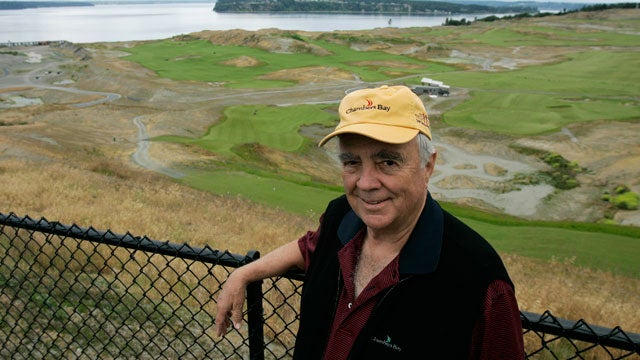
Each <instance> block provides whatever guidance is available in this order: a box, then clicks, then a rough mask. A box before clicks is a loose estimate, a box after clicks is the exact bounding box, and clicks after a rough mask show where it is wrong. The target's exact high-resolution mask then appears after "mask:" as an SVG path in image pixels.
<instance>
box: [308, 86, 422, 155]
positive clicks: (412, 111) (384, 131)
mask: <svg viewBox="0 0 640 360" xmlns="http://www.w3.org/2000/svg"><path fill="white" fill-rule="evenodd" d="M338 113H339V115H340V123H338V126H336V128H335V130H334V131H333V132H332V133H331V134H329V135H327V136H325V137H324V138H323V139H322V140H320V143H319V144H318V146H322V145H324V144H325V143H326V142H327V141H329V139H331V138H333V137H334V136H336V135H340V134H346V133H351V134H359V135H363V136H367V137H370V138H372V139H375V140H378V141H382V142H386V143H391V144H403V143H406V142H408V141H410V140H411V139H413V138H414V137H415V136H416V135H418V133H423V134H425V135H426V136H427V137H429V139H431V129H430V128H429V127H430V124H429V115H428V114H427V111H426V110H425V108H424V104H423V103H422V99H420V97H419V96H418V95H416V94H415V93H414V92H413V91H411V89H409V88H408V87H406V86H387V85H384V86H381V87H378V88H373V89H360V90H356V91H353V92H351V93H349V94H347V95H346V96H345V97H344V98H343V99H342V101H341V102H340V106H339V108H338Z"/></svg>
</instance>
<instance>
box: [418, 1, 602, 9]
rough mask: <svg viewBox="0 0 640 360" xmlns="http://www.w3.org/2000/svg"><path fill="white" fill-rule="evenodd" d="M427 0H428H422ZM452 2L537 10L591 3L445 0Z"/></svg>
mask: <svg viewBox="0 0 640 360" xmlns="http://www.w3.org/2000/svg"><path fill="white" fill-rule="evenodd" d="M424 1H429V0H424ZM435 1H439V0H435ZM447 2H451V3H454V4H475V5H486V6H493V7H496V8H503V7H518V8H519V7H535V8H538V9H539V10H541V11H542V10H557V11H562V10H578V9H581V8H583V7H585V6H589V5H593V4H590V3H570V2H553V1H544V2H543V1H497V0H447Z"/></svg>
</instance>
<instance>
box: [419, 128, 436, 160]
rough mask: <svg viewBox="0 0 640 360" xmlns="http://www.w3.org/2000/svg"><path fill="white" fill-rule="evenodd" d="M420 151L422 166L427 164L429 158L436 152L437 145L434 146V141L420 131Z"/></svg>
mask: <svg viewBox="0 0 640 360" xmlns="http://www.w3.org/2000/svg"><path fill="white" fill-rule="evenodd" d="M418 152H419V153H420V166H421V167H425V166H427V164H428V163H429V158H430V157H431V155H432V154H434V153H435V152H436V147H435V146H433V142H432V141H431V140H429V138H428V137H427V135H425V134H423V133H418Z"/></svg>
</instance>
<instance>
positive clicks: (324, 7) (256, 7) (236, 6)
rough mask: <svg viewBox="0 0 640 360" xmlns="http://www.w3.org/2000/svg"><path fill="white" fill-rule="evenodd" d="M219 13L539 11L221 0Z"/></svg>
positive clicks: (405, 1) (405, 2)
mask: <svg viewBox="0 0 640 360" xmlns="http://www.w3.org/2000/svg"><path fill="white" fill-rule="evenodd" d="M213 10H214V11H216V12H221V13H224V12H335V13H361V14H407V15H442V14H450V15H455V14H487V13H494V14H499V13H522V12H537V8H536V7H535V6H529V5H515V6H514V5H497V4H495V5H494V6H488V5H484V4H482V3H476V4H469V3H463V2H458V3H452V2H444V1H409V0H395V1H392V2H390V1H383V0H373V1H366V2H358V1H300V0H298V1H296V0H275V1H268V2H255V1H251V0H217V2H216V3H215V5H214V8H213Z"/></svg>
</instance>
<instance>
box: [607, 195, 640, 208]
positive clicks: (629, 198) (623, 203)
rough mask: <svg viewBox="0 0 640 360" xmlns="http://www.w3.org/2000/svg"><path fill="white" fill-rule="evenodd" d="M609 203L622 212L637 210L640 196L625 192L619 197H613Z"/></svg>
mask: <svg viewBox="0 0 640 360" xmlns="http://www.w3.org/2000/svg"><path fill="white" fill-rule="evenodd" d="M611 203H612V204H613V205H614V206H615V207H617V208H619V209H623V210H636V209H638V204H639V203H640V195H638V193H635V192H633V191H627V192H625V193H622V194H620V195H617V196H614V197H613V199H612V200H611Z"/></svg>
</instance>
